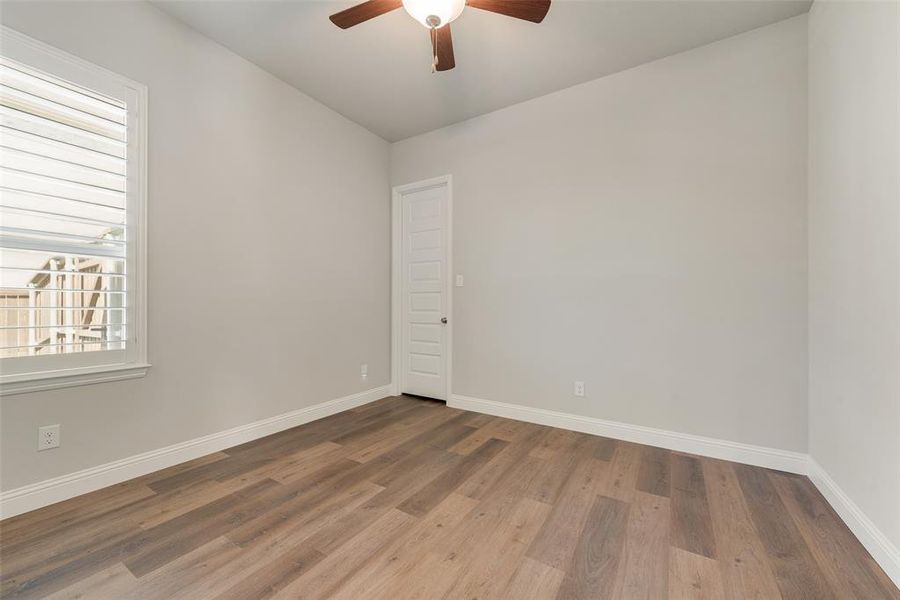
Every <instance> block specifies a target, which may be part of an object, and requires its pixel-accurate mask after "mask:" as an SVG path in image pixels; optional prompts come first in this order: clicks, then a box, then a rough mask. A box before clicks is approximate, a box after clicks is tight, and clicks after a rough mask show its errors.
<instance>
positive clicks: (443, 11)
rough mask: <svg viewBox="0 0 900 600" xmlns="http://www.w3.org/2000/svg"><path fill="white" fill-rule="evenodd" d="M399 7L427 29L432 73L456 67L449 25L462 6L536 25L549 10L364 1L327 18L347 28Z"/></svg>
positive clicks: (481, 1) (507, 1)
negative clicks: (429, 38)
mask: <svg viewBox="0 0 900 600" xmlns="http://www.w3.org/2000/svg"><path fill="white" fill-rule="evenodd" d="M401 6H402V7H403V8H405V9H406V12H408V13H409V14H410V16H411V17H412V18H414V19H415V20H416V21H418V22H419V23H421V24H422V25H424V26H425V27H427V28H428V29H429V30H430V33H431V54H432V63H431V70H432V72H434V71H449V70H450V69H452V68H453V67H455V66H456V59H455V58H454V57H453V40H452V39H451V37H450V22H451V21H453V20H454V19H456V18H457V17H458V16H459V15H460V14H462V11H463V9H464V8H465V7H467V6H471V7H472V8H480V9H481V10H487V11H490V12H494V13H498V14H501V15H506V16H507V17H515V18H516V19H524V20H526V21H531V22H532V23H540V22H541V21H543V20H544V17H545V16H546V15H547V11H548V10H550V0H368V1H367V2H363V3H362V4H357V5H356V6H353V7H351V8H348V9H347V10H342V11H341V12H339V13H335V14H333V15H331V17H329V18H330V19H331V22H332V23H334V24H335V25H337V26H338V27H340V28H341V29H347V28H348V27H353V26H354V25H359V24H360V23H362V22H364V21H368V20H369V19H373V18H375V17H377V16H380V15H383V14H385V13H388V12H391V11H392V10H395V9H398V8H400V7H401Z"/></svg>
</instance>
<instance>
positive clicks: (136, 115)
mask: <svg viewBox="0 0 900 600" xmlns="http://www.w3.org/2000/svg"><path fill="white" fill-rule="evenodd" d="M0 55H2V56H4V57H6V58H9V59H11V60H14V61H17V62H19V63H22V64H23V65H26V66H28V67H30V68H32V69H36V70H38V71H43V72H45V73H47V74H48V75H52V76H54V77H58V78H60V79H63V80H66V81H69V82H71V83H73V84H76V85H79V86H81V87H84V88H87V89H89V90H92V91H95V92H97V93H100V94H105V95H107V96H110V97H112V98H116V99H118V100H121V101H123V102H125V103H126V107H127V117H126V119H127V120H126V127H127V132H128V138H127V146H126V147H127V155H126V182H127V183H126V195H125V210H126V213H125V214H126V236H125V237H126V245H125V256H126V258H125V265H126V266H125V272H126V278H125V281H126V290H127V291H126V294H125V297H126V310H125V315H126V317H125V318H126V323H128V332H129V333H128V336H127V339H126V342H125V349H124V350H97V351H90V352H74V353H71V354H56V355H48V356H24V357H11V358H4V359H0V395H3V396H6V395H11V394H20V393H25V392H34V391H40V390H48V389H55V388H63V387H70V386H76V385H86V384H92V383H100V382H104V381H120V380H123V379H134V378H138V377H143V376H144V375H146V373H147V370H148V368H149V367H150V363H149V362H148V357H147V86H145V85H143V84H141V83H138V82H136V81H132V80H131V79H128V78H127V77H123V76H121V75H118V74H116V73H114V72H112V71H109V70H107V69H104V68H103V67H100V66H97V65H95V64H93V63H91V62H88V61H86V60H83V59H81V58H78V57H77V56H73V55H71V54H69V53H67V52H64V51H62V50H59V49H58V48H55V47H53V46H50V45H48V44H45V43H43V42H39V41H37V40H35V39H33V38H31V37H29V36H27V35H24V34H22V33H19V32H17V31H15V30H13V29H10V28H8V27H6V26H0ZM3 365H13V367H12V368H11V369H9V370H8V369H7V368H3Z"/></svg>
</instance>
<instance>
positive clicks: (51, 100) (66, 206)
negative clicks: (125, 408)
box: [0, 57, 128, 358]
mask: <svg viewBox="0 0 900 600" xmlns="http://www.w3.org/2000/svg"><path fill="white" fill-rule="evenodd" d="M0 61H2V62H0V271H2V278H3V281H2V288H0V295H2V297H0V301H2V311H0V312H2V320H0V327H2V329H0V332H2V333H0V352H2V354H0V357H3V358H8V357H16V356H29V355H47V354H65V353H74V352H85V351H92V350H107V349H124V341H125V340H126V339H127V337H128V323H127V321H126V318H125V317H126V314H127V296H126V293H127V277H126V276H127V272H126V258H127V255H126V253H127V227H126V218H127V217H126V214H127V212H126V185H127V184H126V182H127V173H126V169H127V160H126V159H127V156H126V154H127V126H126V123H127V109H126V106H125V104H124V103H123V102H121V101H119V100H115V99H113V98H109V97H106V96H103V95H101V94H98V93H95V92H92V91H90V90H88V89H85V88H82V87H79V86H76V85H73V84H71V83H68V82H66V81H63V80H62V79H58V78H56V77H53V76H50V75H48V74H46V73H41V72H38V71H35V70H33V69H31V68H29V67H28V66H26V65H23V64H20V63H17V62H15V61H13V60H10V59H8V58H5V57H4V58H2V59H0Z"/></svg>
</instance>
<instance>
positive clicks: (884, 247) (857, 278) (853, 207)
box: [809, 2, 900, 576]
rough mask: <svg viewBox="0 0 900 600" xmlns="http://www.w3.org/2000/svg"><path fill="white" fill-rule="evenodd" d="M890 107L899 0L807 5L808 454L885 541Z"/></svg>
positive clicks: (895, 521)
mask: <svg viewBox="0 0 900 600" xmlns="http://www.w3.org/2000/svg"><path fill="white" fill-rule="evenodd" d="M898 111H900V4H898V3H897V2H816V3H815V4H814V5H813V8H812V11H811V12H810V15H809V265H810V266H809V272H810V276H809V351H810V367H809V382H810V416H809V423H810V454H811V455H812V458H813V459H814V460H815V461H817V462H818V463H819V464H820V465H821V466H822V467H823V468H824V469H825V471H827V472H828V474H829V475H830V476H831V477H832V478H833V479H834V481H835V482H836V483H837V484H838V485H839V486H840V487H841V489H842V490H843V491H844V492H845V493H846V494H847V495H848V496H849V497H850V499H851V500H852V501H853V502H855V503H856V504H857V505H858V506H859V508H861V509H862V511H863V512H864V513H865V514H866V516H867V517H868V518H869V519H871V520H872V522H874V524H875V526H876V527H878V529H880V530H881V531H882V532H883V533H884V534H885V535H886V536H887V537H888V538H889V539H890V540H891V542H893V544H894V546H895V548H900V115H898ZM894 552H895V553H896V552H897V550H896V549H895V550H894ZM895 560H896V559H895ZM898 566H900V565H898ZM895 576H900V575H898V573H895Z"/></svg>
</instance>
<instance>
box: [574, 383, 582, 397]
mask: <svg viewBox="0 0 900 600" xmlns="http://www.w3.org/2000/svg"><path fill="white" fill-rule="evenodd" d="M575 395H576V396H578V397H579V398H584V382H583V381H576V382H575Z"/></svg>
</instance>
